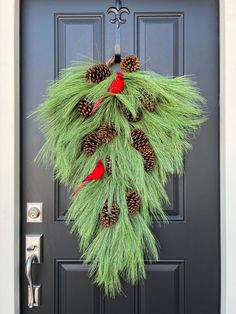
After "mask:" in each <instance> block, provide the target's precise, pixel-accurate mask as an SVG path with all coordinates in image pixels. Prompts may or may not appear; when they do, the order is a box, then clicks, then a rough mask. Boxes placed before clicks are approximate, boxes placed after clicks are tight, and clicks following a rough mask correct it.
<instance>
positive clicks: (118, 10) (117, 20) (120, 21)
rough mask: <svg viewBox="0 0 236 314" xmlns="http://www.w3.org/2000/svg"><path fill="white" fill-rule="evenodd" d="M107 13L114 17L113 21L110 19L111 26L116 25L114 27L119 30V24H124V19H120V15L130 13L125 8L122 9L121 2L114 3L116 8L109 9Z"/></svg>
mask: <svg viewBox="0 0 236 314" xmlns="http://www.w3.org/2000/svg"><path fill="white" fill-rule="evenodd" d="M107 13H108V14H110V13H114V15H115V17H114V18H113V19H110V22H111V23H112V24H116V27H117V28H119V27H120V25H121V24H125V23H126V19H124V18H123V17H122V14H124V13H126V14H129V13H130V11H129V9H128V8H126V7H122V4H121V1H116V6H115V7H110V8H109V9H108V10H107Z"/></svg>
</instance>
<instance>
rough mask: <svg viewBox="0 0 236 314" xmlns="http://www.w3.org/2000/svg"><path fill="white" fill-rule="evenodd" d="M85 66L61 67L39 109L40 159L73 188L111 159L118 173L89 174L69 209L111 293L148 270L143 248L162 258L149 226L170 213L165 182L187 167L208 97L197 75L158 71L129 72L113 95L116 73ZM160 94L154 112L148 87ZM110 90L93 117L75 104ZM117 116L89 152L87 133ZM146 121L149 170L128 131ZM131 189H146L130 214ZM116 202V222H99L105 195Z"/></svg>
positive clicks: (75, 228)
mask: <svg viewBox="0 0 236 314" xmlns="http://www.w3.org/2000/svg"><path fill="white" fill-rule="evenodd" d="M86 68H87V67H85V66H84V67H82V66H75V67H72V68H69V69H67V70H66V71H64V73H62V75H61V77H60V80H58V81H56V82H55V83H53V84H52V85H51V86H50V88H49V91H48V98H47V99H46V100H45V102H44V103H43V104H42V105H41V106H39V107H38V108H37V110H36V111H35V112H34V114H33V115H35V116H36V118H37V119H38V120H39V123H40V126H41V129H42V132H43V133H44V134H45V136H46V142H45V144H44V146H43V148H42V150H41V152H40V153H39V155H38V157H37V160H38V161H39V162H42V163H43V164H44V165H48V164H51V165H53V167H54V169H55V176H56V178H57V179H59V180H60V182H61V183H64V184H65V185H66V186H68V188H71V189H75V188H76V187H77V186H78V184H79V183H81V182H82V181H83V179H84V178H85V177H86V176H87V175H88V174H89V173H90V172H91V170H92V169H93V168H94V166H95V164H96V162H97V160H98V159H102V160H103V162H104V163H105V162H106V156H110V158H111V161H112V174H111V175H108V174H107V173H106V174H105V175H104V177H103V178H102V179H101V180H98V181H91V182H88V183H87V184H86V185H85V186H84V187H83V188H82V189H81V190H80V192H79V193H78V194H76V195H75V197H74V198H73V200H72V202H71V206H70V208H69V210H68V214H67V222H68V223H69V222H71V224H72V229H71V230H72V232H73V233H75V234H76V235H78V236H79V238H80V246H81V249H82V251H83V252H84V255H83V256H84V260H85V261H86V262H88V263H90V264H91V268H90V270H91V275H92V276H93V277H94V279H95V282H96V283H97V284H98V285H101V286H104V288H105V292H106V294H108V295H111V296H114V295H115V293H116V292H120V291H121V283H120V280H121V279H122V278H123V279H125V280H127V281H129V282H130V283H132V284H135V283H136V282H137V281H138V280H139V279H142V278H145V269H144V256H146V257H147V258H149V259H151V260H157V259H158V250H157V248H156V244H155V243H156V241H155V239H154V237H153V235H152V232H151V231H150V226H151V223H152V219H153V216H154V217H155V218H156V219H158V220H162V221H167V217H166V215H165V213H164V210H163V204H164V203H166V202H168V196H167V194H166V192H165V184H166V182H167V179H168V175H169V174H174V173H177V174H180V173H181V172H182V171H183V155H184V153H185V152H186V151H187V150H189V149H190V148H191V144H190V143H189V139H190V138H189V136H190V135H191V134H193V133H195V132H196V131H197V130H198V128H199V125H200V124H201V123H202V122H203V121H204V119H205V118H204V115H203V110H202V108H201V107H200V106H199V104H200V103H204V99H203V98H202V97H201V96H200V94H199V92H198V90H197V88H196V87H195V86H194V83H193V82H192V81H191V80H190V79H189V78H187V77H176V78H166V77H162V76H159V75H157V74H155V73H152V72H146V71H137V72H133V73H124V76H125V89H124V91H123V92H122V93H121V94H117V95H111V94H108V93H107V88H108V87H109V85H110V83H111V82H112V81H113V79H114V77H115V75H114V74H113V75H112V76H111V77H109V78H108V79H106V80H105V81H103V82H101V83H99V84H93V83H89V82H87V81H86V80H85V75H84V73H85V71H86ZM143 89H144V90H146V91H147V92H148V93H149V94H150V95H152V97H153V98H154V99H155V103H156V107H155V111H154V112H149V111H147V110H146V109H145V108H144V106H143V105H142V102H141V101H140V100H141V99H142V98H143V94H142V93H141V91H142V90H143ZM104 95H106V98H105V99H104V101H103V102H102V104H101V105H100V107H99V108H98V110H97V112H96V113H95V114H94V115H92V116H91V117H88V118H85V117H83V116H80V115H79V113H78V112H77V111H76V105H77V103H78V101H79V99H81V98H82V97H83V96H86V97H87V98H88V99H89V100H91V101H93V102H95V101H97V100H98V99H99V98H100V97H102V96H104ZM118 101H121V102H122V103H123V104H124V105H125V106H126V107H127V109H129V111H130V112H131V113H132V114H133V115H134V116H135V115H136V112H137V110H138V109H140V110H142V113H143V116H142V119H141V120H140V121H139V122H128V121H127V119H126V118H125V116H124V115H123V114H122V113H121V112H120V109H119V107H118ZM104 121H106V122H111V123H113V124H114V125H115V128H116V130H117V133H118V135H117V136H116V137H115V138H114V139H113V140H112V141H111V142H110V143H108V144H102V145H100V147H99V148H98V149H97V150H96V152H95V153H94V154H93V155H92V156H87V155H85V154H84V152H83V149H82V148H83V147H82V143H83V140H84V138H85V136H86V135H88V134H89V133H90V132H92V131H94V130H97V129H98V128H99V127H100V126H101V124H102V123H103V122H104ZM134 127H135V128H140V129H141V130H143V132H144V133H145V134H146V135H147V136H148V139H149V142H150V145H151V147H152V149H153V151H154V152H155V156H156V163H155V168H154V170H153V171H152V172H151V173H147V172H145V170H144V161H143V158H142V156H141V154H140V153H139V152H138V151H137V150H135V149H134V148H133V147H132V145H131V137H130V133H131V131H132V129H133V128H134ZM128 188H129V189H133V190H135V191H137V193H138V194H139V195H140V196H141V207H140V210H139V213H138V214H137V215H136V216H130V215H129V214H128V208H127V204H126V191H127V189H128ZM106 201H108V203H109V205H110V206H111V204H112V202H117V204H118V205H119V207H120V210H121V212H120V216H119V219H118V222H117V223H116V224H115V225H113V226H111V227H110V228H103V227H101V226H100V224H99V216H100V212H101V209H102V207H103V206H104V204H105V202H106Z"/></svg>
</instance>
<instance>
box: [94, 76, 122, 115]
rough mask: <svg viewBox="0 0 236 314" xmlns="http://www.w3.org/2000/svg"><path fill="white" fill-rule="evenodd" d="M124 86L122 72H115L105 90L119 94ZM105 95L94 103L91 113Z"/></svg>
mask: <svg viewBox="0 0 236 314" xmlns="http://www.w3.org/2000/svg"><path fill="white" fill-rule="evenodd" d="M124 87H125V81H124V74H123V73H121V72H116V78H115V79H114V81H113V82H112V83H111V85H110V86H109V88H108V90H107V91H108V93H110V94H119V93H121V92H122V91H123V89H124ZM105 97H106V96H103V97H102V98H100V99H99V100H98V101H97V102H96V103H95V104H94V106H93V109H92V113H94V112H95V111H96V109H97V107H98V106H99V105H100V104H101V102H102V101H103V100H104V98H105Z"/></svg>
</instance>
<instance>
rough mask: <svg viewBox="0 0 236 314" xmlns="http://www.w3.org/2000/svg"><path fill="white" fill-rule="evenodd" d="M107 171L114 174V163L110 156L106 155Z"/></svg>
mask: <svg viewBox="0 0 236 314" xmlns="http://www.w3.org/2000/svg"><path fill="white" fill-rule="evenodd" d="M106 172H107V173H108V174H112V163H111V158H110V156H106Z"/></svg>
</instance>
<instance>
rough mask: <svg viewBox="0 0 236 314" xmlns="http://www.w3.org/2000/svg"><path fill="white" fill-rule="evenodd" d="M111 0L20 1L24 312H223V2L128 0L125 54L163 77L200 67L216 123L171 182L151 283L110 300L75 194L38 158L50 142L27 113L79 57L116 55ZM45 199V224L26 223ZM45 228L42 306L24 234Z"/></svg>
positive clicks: (39, 270) (38, 267)
mask: <svg viewBox="0 0 236 314" xmlns="http://www.w3.org/2000/svg"><path fill="white" fill-rule="evenodd" d="M112 5H114V1H113V0H104V1H97V0H89V1H83V0H67V1H62V0H41V1H38V0H23V1H22V8H21V9H22V16H21V52H22V53H21V87H22V88H21V117H22V119H21V123H22V124H21V125H22V132H21V138H22V145H21V152H22V158H21V163H22V164H21V165H22V178H21V187H22V209H21V224H22V229H21V230H22V231H21V243H22V250H21V251H22V258H21V261H22V265H21V267H22V280H21V311H22V314H26V313H33V312H34V313H40V314H52V313H55V314H78V313H79V314H80V313H81V314H95V313H96V314H97V313H99V314H116V313H117V314H118V313H124V314H156V313H160V314H184V313H185V314H217V313H219V303H220V300H219V298H220V294H219V290H220V282H219V278H220V277H219V272H220V265H219V252H220V247H219V245H220V244H219V167H218V162H219V154H218V148H219V144H218V140H219V138H218V2H217V1H216V0H207V1H206V0H192V1H189V0H179V1H175V0H158V1H154V0H146V1H142V0H135V1H131V0H126V1H124V3H123V5H125V6H127V7H128V8H129V10H130V15H129V16H128V18H127V23H126V24H124V25H123V26H122V27H121V42H122V52H123V55H127V54H129V53H136V54H138V56H139V57H140V59H141V60H142V63H143V64H144V65H145V67H146V68H149V69H152V70H154V71H157V72H159V73H160V74H163V75H175V76H176V75H182V74H193V75H194V80H196V81H197V83H198V86H199V88H200V89H201V90H202V94H203V95H204V97H206V99H207V100H208V112H209V120H208V121H207V122H206V123H205V124H204V125H203V126H202V128H201V131H200V134H199V135H197V136H196V138H195V139H194V140H193V150H192V151H191V152H190V153H189V154H188V155H187V156H186V159H185V172H184V175H183V176H182V177H177V176H173V177H172V178H170V182H169V184H168V187H167V188H168V193H169V195H170V200H171V206H169V207H168V208H166V210H167V213H168V215H169V216H170V219H171V223H170V224H169V225H167V226H165V227H161V228H160V227H159V226H158V225H157V224H156V223H154V232H155V234H156V236H157V237H158V239H159V241H160V243H161V255H160V256H161V260H160V262H158V263H156V264H149V263H148V261H147V265H146V269H147V280H146V281H145V282H144V283H143V284H140V285H138V286H135V287H132V286H128V285H125V286H124V295H121V296H118V297H117V298H115V299H107V298H105V297H104V295H103V292H102V291H100V290H99V289H98V288H97V287H96V286H95V285H93V284H92V282H91V280H90V279H89V278H88V274H87V269H88V267H87V266H86V265H83V264H82V261H81V259H80V253H79V251H78V243H77V239H76V238H75V237H74V236H72V235H70V233H69V229H68V228H67V227H66V226H65V224H64V216H65V212H66V210H67V208H68V205H69V203H68V202H69V198H68V195H67V192H66V190H65V189H64V188H63V186H60V185H59V184H58V182H54V181H53V173H52V171H51V170H49V169H44V168H40V167H38V166H37V165H36V164H35V163H34V162H33V160H34V158H35V156H36V154H37V152H38V151H39V149H40V147H41V146H42V143H43V137H42V135H41V133H40V131H39V129H38V125H37V123H35V122H34V121H32V120H30V119H26V117H27V115H28V114H29V113H30V112H31V111H32V110H33V109H34V108H36V107H37V106H38V105H39V104H40V103H41V102H42V100H43V98H44V95H45V90H46V88H47V84H48V82H49V81H51V80H53V79H54V78H55V77H56V76H57V74H58V71H59V70H60V69H62V68H64V67H67V66H69V65H70V64H71V62H72V61H74V60H78V59H81V58H83V57H84V56H89V57H92V58H94V59H98V60H107V59H108V58H109V57H110V56H111V55H113V47H114V32H115V27H114V26H113V25H112V24H111V23H110V21H109V19H110V17H108V16H107V15H106V13H105V12H106V10H107V8H108V7H109V6H112ZM27 202H42V203H43V221H42V223H31V222H27V217H26V210H25V208H26V203H27ZM29 234H43V244H42V246H43V260H42V263H41V264H35V265H33V274H32V276H33V281H34V282H35V283H37V284H41V292H42V300H41V306H40V307H35V308H33V309H29V308H28V300H27V299H28V296H27V294H28V290H27V286H28V283H27V280H26V277H25V275H24V265H25V237H26V235H29Z"/></svg>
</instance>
